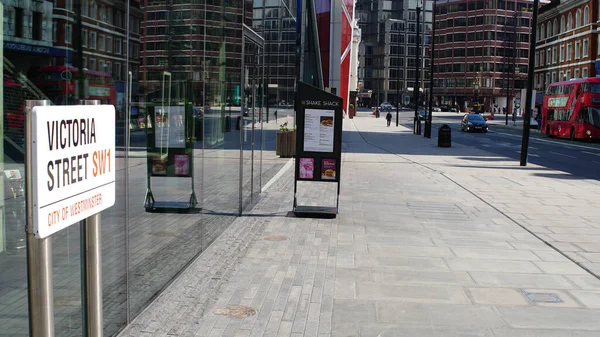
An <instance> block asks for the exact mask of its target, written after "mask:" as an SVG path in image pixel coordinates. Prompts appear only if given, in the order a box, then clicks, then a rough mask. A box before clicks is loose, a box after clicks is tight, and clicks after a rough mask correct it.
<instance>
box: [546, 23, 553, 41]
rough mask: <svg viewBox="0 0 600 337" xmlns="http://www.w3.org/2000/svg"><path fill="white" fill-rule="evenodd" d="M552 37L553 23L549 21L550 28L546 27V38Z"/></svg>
mask: <svg viewBox="0 0 600 337" xmlns="http://www.w3.org/2000/svg"><path fill="white" fill-rule="evenodd" d="M550 36H552V22H550V21H548V26H547V27H546V37H547V38H548V37H550Z"/></svg>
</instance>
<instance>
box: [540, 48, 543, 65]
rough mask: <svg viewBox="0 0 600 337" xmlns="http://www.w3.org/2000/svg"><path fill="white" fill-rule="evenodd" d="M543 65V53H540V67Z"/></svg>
mask: <svg viewBox="0 0 600 337" xmlns="http://www.w3.org/2000/svg"><path fill="white" fill-rule="evenodd" d="M543 65H544V51H540V66H543Z"/></svg>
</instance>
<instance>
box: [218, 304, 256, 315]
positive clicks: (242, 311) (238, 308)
mask: <svg viewBox="0 0 600 337" xmlns="http://www.w3.org/2000/svg"><path fill="white" fill-rule="evenodd" d="M213 313H214V314H215V315H219V316H225V317H229V318H246V317H249V316H254V315H255V314H256V310H254V309H252V308H250V307H247V306H245V305H228V306H226V307H221V308H216V309H215V310H214V311H213Z"/></svg>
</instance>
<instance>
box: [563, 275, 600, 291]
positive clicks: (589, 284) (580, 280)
mask: <svg viewBox="0 0 600 337" xmlns="http://www.w3.org/2000/svg"><path fill="white" fill-rule="evenodd" d="M565 278H567V279H568V280H569V282H571V283H573V284H575V285H576V286H577V287H579V288H581V289H586V290H600V280H599V279H598V278H596V277H594V276H591V275H565Z"/></svg>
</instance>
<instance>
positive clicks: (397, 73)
mask: <svg viewBox="0 0 600 337" xmlns="http://www.w3.org/2000/svg"><path fill="white" fill-rule="evenodd" d="M397 27H398V28H400V24H398V25H397ZM398 30H400V29H398ZM397 48H398V49H397V50H396V55H398V58H397V59H396V78H397V80H396V126H398V123H399V122H398V120H399V119H400V101H401V99H400V43H398V46H397ZM390 60H391V57H390ZM402 60H404V58H402Z"/></svg>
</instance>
